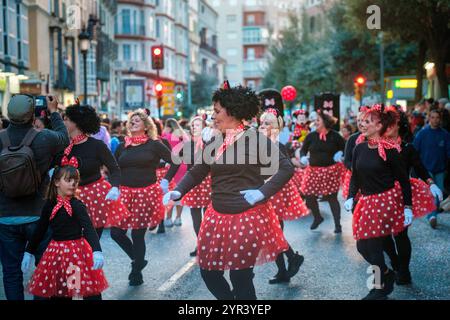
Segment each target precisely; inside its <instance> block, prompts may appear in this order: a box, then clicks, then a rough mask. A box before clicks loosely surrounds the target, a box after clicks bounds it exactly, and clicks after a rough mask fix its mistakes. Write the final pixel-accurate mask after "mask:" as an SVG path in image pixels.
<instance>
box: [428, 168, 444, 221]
mask: <svg viewBox="0 0 450 320" xmlns="http://www.w3.org/2000/svg"><path fill="white" fill-rule="evenodd" d="M429 174H430V176H431V178H432V179H433V181H434V183H435V184H436V185H437V186H438V187H439V189H441V190H442V192H444V190H445V188H444V181H445V172H441V173H434V174H433V173H431V172H429ZM440 204H441V203H440V202H439V199H438V198H436V208H437V209H436V211H433V212H432V213H430V214H429V215H428V216H427V218H428V220H430V219H431V218H437V215H438V213H439V205H440Z"/></svg>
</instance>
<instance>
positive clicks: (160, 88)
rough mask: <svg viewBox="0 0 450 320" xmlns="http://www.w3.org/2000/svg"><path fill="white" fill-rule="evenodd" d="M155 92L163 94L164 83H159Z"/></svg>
mask: <svg viewBox="0 0 450 320" xmlns="http://www.w3.org/2000/svg"><path fill="white" fill-rule="evenodd" d="M155 90H156V92H161V91H162V90H163V85H162V83H160V82H159V83H157V84H156V85H155Z"/></svg>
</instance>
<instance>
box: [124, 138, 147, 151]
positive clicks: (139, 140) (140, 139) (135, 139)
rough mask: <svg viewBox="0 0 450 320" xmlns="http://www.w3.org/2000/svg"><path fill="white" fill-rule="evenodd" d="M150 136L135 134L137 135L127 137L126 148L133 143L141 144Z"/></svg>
mask: <svg viewBox="0 0 450 320" xmlns="http://www.w3.org/2000/svg"><path fill="white" fill-rule="evenodd" d="M148 139H149V137H148V136H146V135H142V136H135V137H128V136H127V137H125V148H128V147H129V146H131V145H141V144H144V143H146V142H147V141H148Z"/></svg>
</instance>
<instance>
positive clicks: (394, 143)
mask: <svg viewBox="0 0 450 320" xmlns="http://www.w3.org/2000/svg"><path fill="white" fill-rule="evenodd" d="M399 141H401V139H400V138H398V139H396V140H394V139H390V138H378V139H369V141H368V143H369V147H377V148H378V155H379V156H380V157H381V159H383V160H384V161H386V159H387V158H386V150H385V149H396V150H397V151H398V152H399V153H400V152H401V151H402V148H401V147H400V143H399Z"/></svg>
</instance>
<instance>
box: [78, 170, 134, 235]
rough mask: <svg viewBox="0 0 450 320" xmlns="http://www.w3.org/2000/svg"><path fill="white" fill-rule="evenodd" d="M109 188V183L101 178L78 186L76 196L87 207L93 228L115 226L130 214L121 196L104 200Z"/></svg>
mask: <svg viewBox="0 0 450 320" xmlns="http://www.w3.org/2000/svg"><path fill="white" fill-rule="evenodd" d="M110 189H111V184H110V183H109V182H108V181H106V180H105V179H103V178H101V179H100V180H97V181H96V182H93V183H91V184H88V185H85V186H80V187H78V193H77V196H78V198H79V199H80V200H81V201H82V202H83V203H84V205H85V206H86V208H87V209H88V214H89V217H90V218H91V221H92V224H93V225H94V228H109V227H111V226H117V225H118V224H119V223H120V222H121V221H123V220H124V219H126V218H127V217H128V216H129V215H130V212H129V211H128V210H127V208H126V206H125V205H124V204H123V203H122V202H121V198H119V200H117V201H110V200H105V197H106V195H107V194H108V192H109V190H110Z"/></svg>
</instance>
